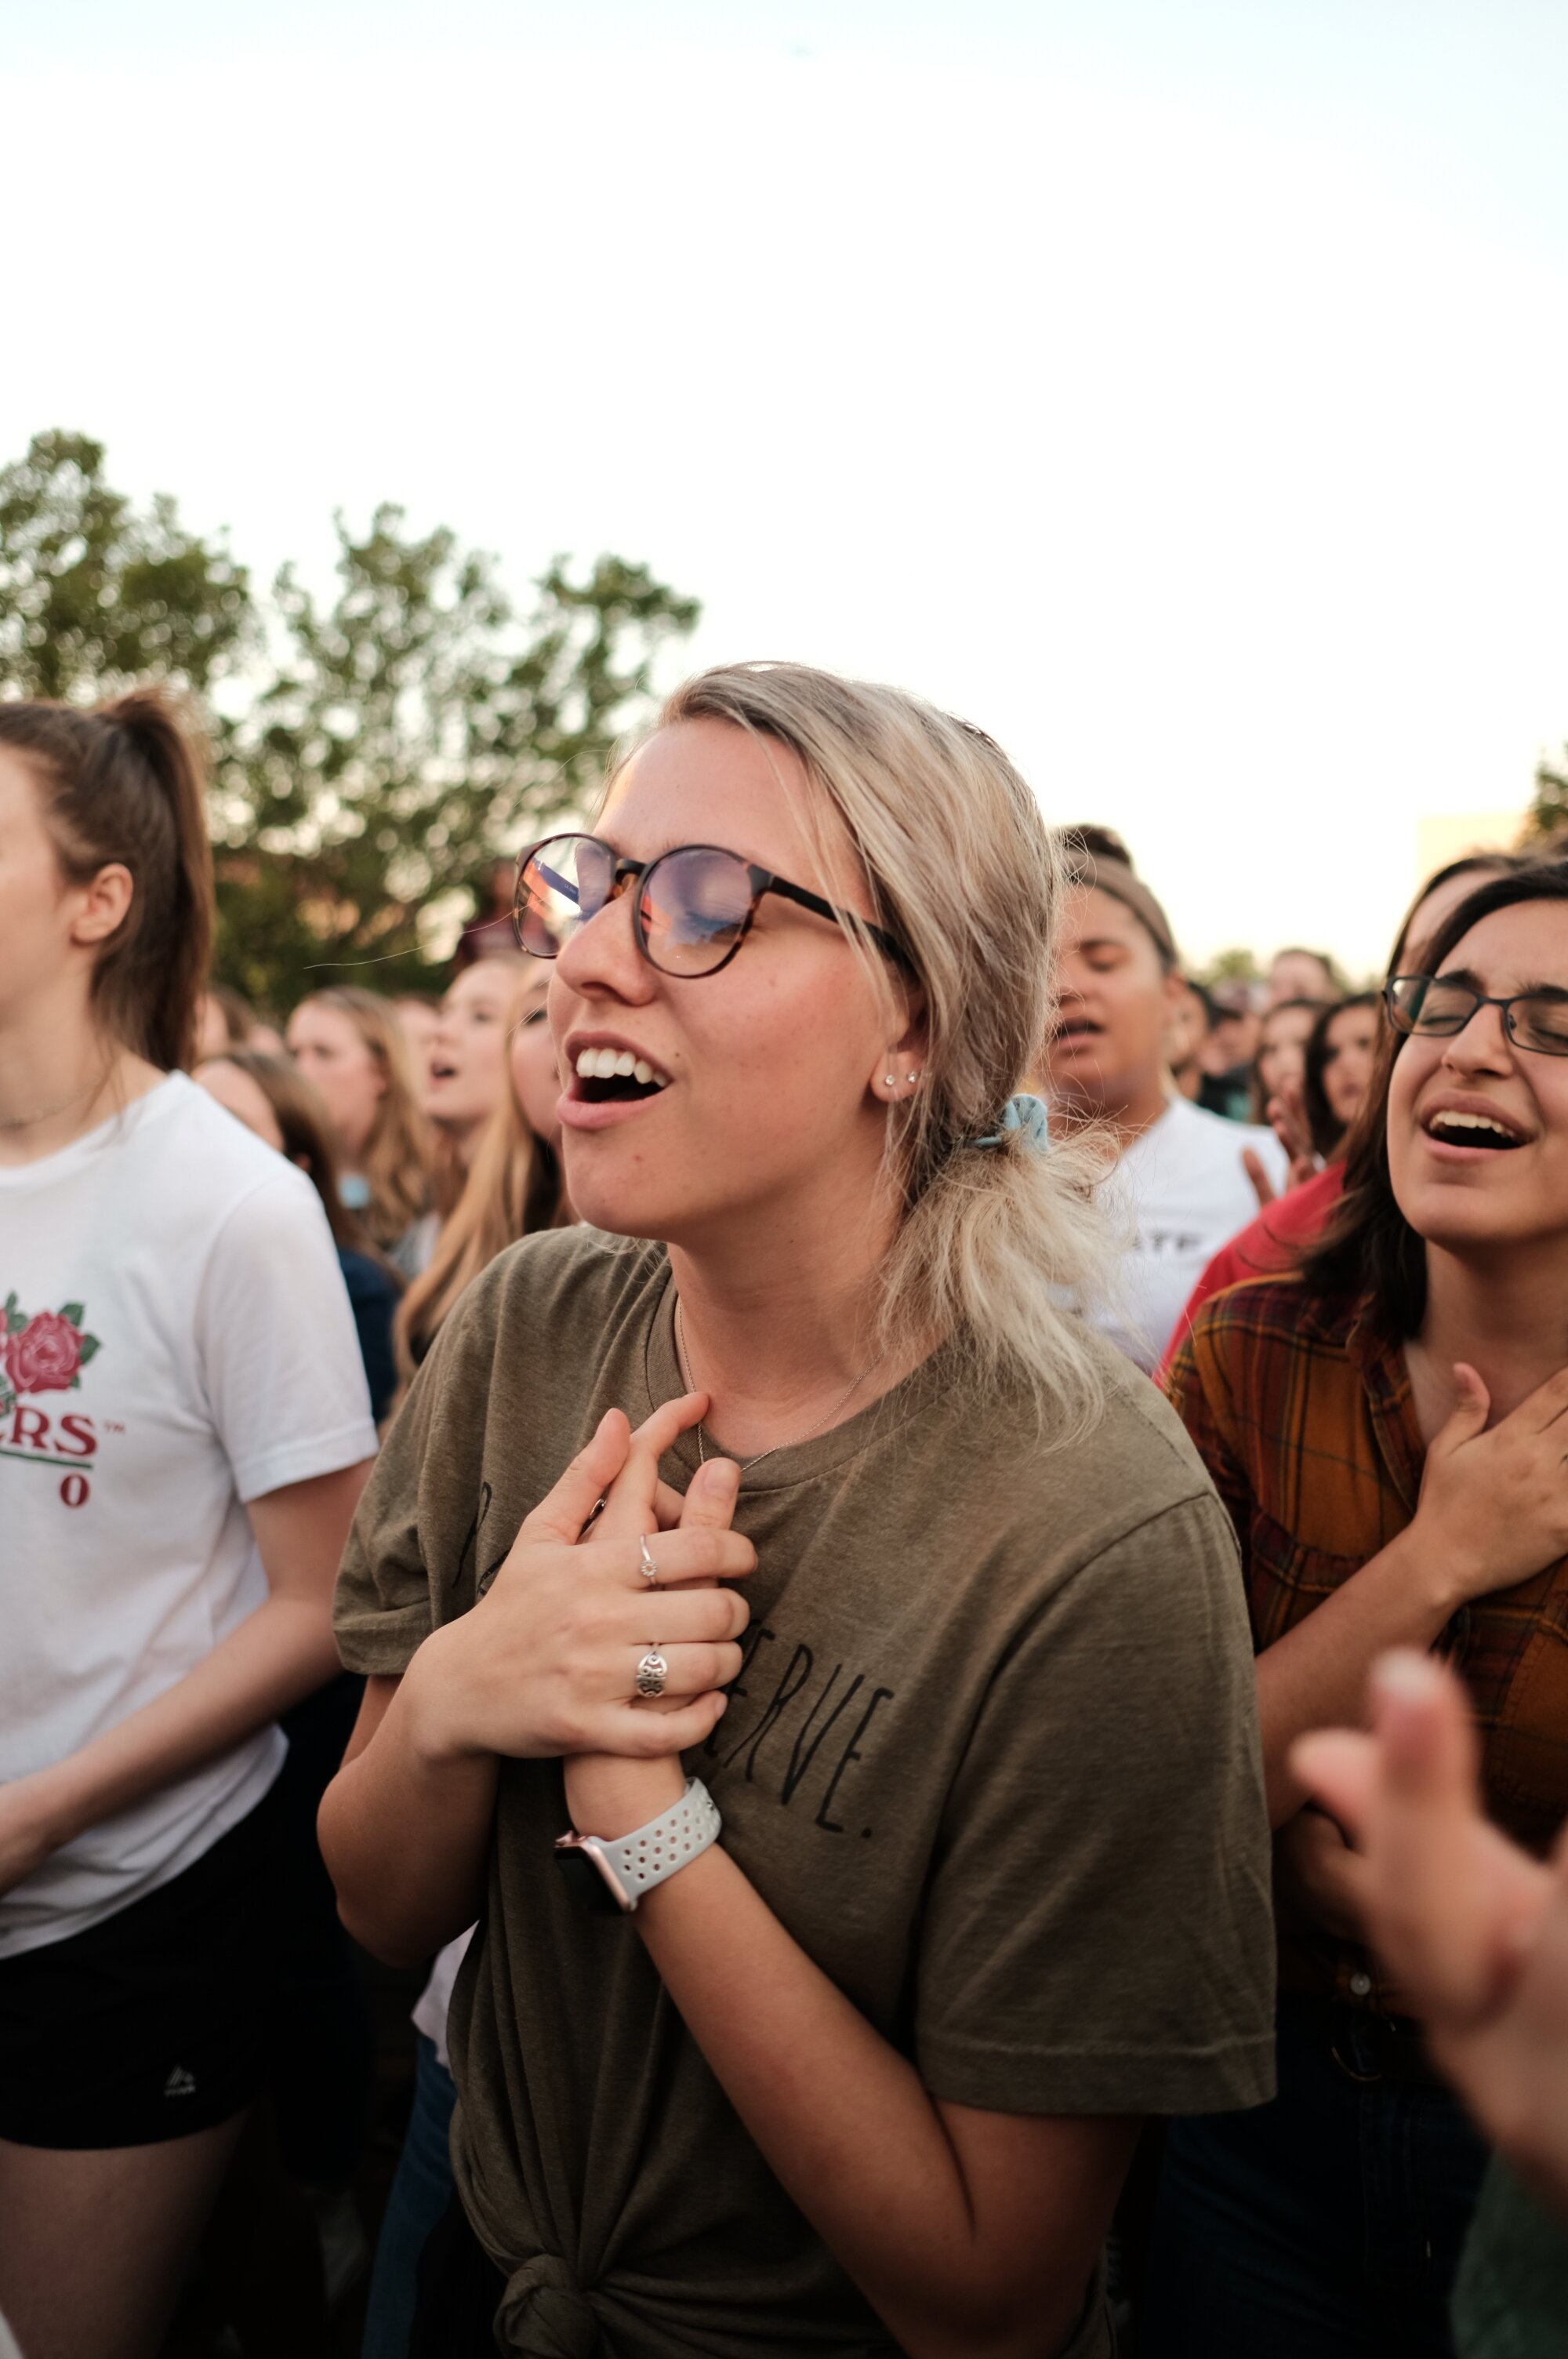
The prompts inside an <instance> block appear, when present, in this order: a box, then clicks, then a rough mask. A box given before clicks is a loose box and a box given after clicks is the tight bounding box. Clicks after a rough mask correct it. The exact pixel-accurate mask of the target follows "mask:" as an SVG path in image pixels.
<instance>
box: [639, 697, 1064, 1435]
mask: <svg viewBox="0 0 1568 2359" xmlns="http://www.w3.org/2000/svg"><path fill="white" fill-rule="evenodd" d="M697 720H717V721H728V722H731V723H734V724H735V725H736V726H737V727H739V728H742V729H746V730H749V731H751V732H752V733H753V734H756V735H759V736H760V737H762V739H763V741H764V742H765V741H767V740H768V739H772V740H773V741H774V742H775V743H777V744H779V745H785V746H787V747H788V748H789V749H790V750H791V751H792V752H793V753H794V754H795V756H797V757H798V759H799V760H800V762H801V764H802V765H803V766H804V768H805V770H806V775H807V777H808V778H809V779H810V780H811V781H812V783H813V786H814V787H815V788H816V794H815V795H814V796H813V797H812V798H811V802H812V804H814V805H815V806H816V808H815V809H807V810H804V811H801V812H799V813H798V814H797V815H798V816H799V817H800V818H801V820H802V821H803V822H804V823H805V825H806V829H807V831H808V832H809V833H810V834H811V835H813V836H814V837H815V840H816V847H817V848H818V849H819V850H820V851H821V852H822V853H823V855H824V858H825V861H826V860H827V858H829V857H830V855H831V853H832V850H833V843H832V838H833V837H834V836H835V835H836V834H837V833H838V829H840V828H841V829H842V831H843V832H844V833H845V834H846V835H847V836H848V838H849V844H850V846H851V848H852V850H853V852H854V853H855V855H856V857H857V858H858V860H859V862H860V867H861V869H862V872H863V874H864V876H865V879H866V882H867V885H868V886H869V888H870V891H871V900H872V905H873V908H874V912H875V916H876V919H877V922H878V923H879V924H881V925H882V926H884V927H887V928H889V929H891V930H892V933H893V934H894V935H896V937H897V938H898V940H900V941H902V942H903V944H904V945H905V947H906V949H907V951H908V952H909V956H910V961H911V963H912V965H913V967H914V972H915V975H916V977H917V978H918V981H919V983H920V985H921V987H922V989H923V991H924V993H925V1016H926V1024H927V1027H928V1045H927V1048H926V1051H925V1058H924V1060H923V1065H922V1072H921V1082H920V1087H919V1089H918V1090H917V1091H916V1092H915V1093H914V1096H913V1097H912V1098H910V1099H909V1100H907V1101H906V1102H905V1103H903V1104H902V1105H900V1106H896V1107H893V1108H891V1109H890V1113H889V1155H890V1158H892V1161H893V1164H894V1169H895V1174H896V1177H897V1180H898V1183H899V1187H900V1190H901V1195H902V1203H903V1212H902V1217H901V1219H900V1222H899V1225H898V1230H897V1234H896V1235H895V1237H894V1240H893V1243H892V1248H891V1250H890V1251H889V1252H888V1254H887V1255H886V1256H885V1257H884V1260H883V1263H882V1266H881V1272H880V1280H879V1289H878V1300H877V1302H876V1305H875V1341H876V1343H878V1345H879V1346H880V1347H881V1348H882V1349H883V1350H885V1351H886V1352H887V1353H889V1354H890V1355H892V1354H896V1353H901V1352H903V1351H904V1350H906V1349H908V1348H911V1347H918V1346H919V1345H920V1343H922V1340H923V1339H925V1341H927V1342H928V1340H929V1339H930V1338H931V1337H932V1336H948V1337H950V1338H951V1339H952V1340H953V1341H954V1343H957V1345H958V1347H959V1348H960V1349H961V1350H962V1351H963V1353H965V1355H966V1357H967V1360H968V1364H969V1368H970V1371H971V1373H972V1374H973V1375H975V1376H977V1377H979V1379H980V1380H982V1381H989V1380H991V1379H994V1378H997V1377H1011V1379H1013V1380H1014V1381H1017V1380H1019V1379H1022V1381H1023V1383H1024V1384H1025V1385H1026V1386H1027V1387H1028V1388H1029V1389H1030V1390H1031V1391H1032V1392H1033V1395H1034V1397H1035V1399H1036V1402H1037V1403H1038V1405H1039V1408H1040V1410H1041V1412H1042V1417H1043V1422H1044V1428H1045V1432H1046V1436H1047V1438H1048V1439H1050V1440H1065V1439H1068V1438H1070V1437H1072V1436H1074V1435H1078V1434H1082V1433H1083V1432H1084V1431H1085V1430H1087V1427H1088V1425H1089V1424H1090V1423H1091V1422H1092V1421H1093V1419H1095V1417H1096V1416H1097V1415H1098V1412H1099V1409H1100V1407H1101V1404H1102V1399H1103V1384H1102V1379H1101V1373H1100V1370H1101V1362H1100V1359H1099V1355H1098V1353H1097V1352H1096V1350H1095V1349H1094V1347H1093V1345H1092V1344H1091V1343H1090V1342H1089V1340H1088V1337H1087V1334H1086V1332H1085V1330H1084V1328H1083V1326H1082V1325H1081V1323H1080V1321H1078V1319H1077V1318H1076V1316H1075V1315H1074V1313H1073V1312H1072V1310H1070V1309H1068V1308H1067V1307H1065V1306H1066V1304H1067V1303H1068V1302H1069V1301H1072V1300H1079V1301H1081V1300H1085V1299H1088V1298H1089V1297H1090V1296H1092V1295H1095V1294H1097V1293H1099V1292H1101V1291H1102V1290H1103V1287H1104V1281H1105V1277H1106V1272H1107V1265H1108V1259H1109V1253H1110V1239H1109V1234H1108V1229H1107V1227H1106V1224H1105V1223H1104V1221H1103V1219H1102V1216H1101V1214H1100V1213H1099V1212H1098V1210H1097V1209H1096V1206H1095V1204H1094V1202H1093V1190H1094V1185H1095V1182H1096V1180H1098V1179H1099V1178H1100V1177H1102V1176H1103V1172H1104V1169H1105V1158H1104V1154H1103V1150H1102V1148H1101V1147H1100V1146H1099V1143H1098V1140H1095V1139H1093V1138H1091V1137H1090V1136H1085V1135H1073V1136H1058V1137H1055V1138H1054V1140H1053V1143H1052V1146H1051V1148H1050V1151H1049V1152H1048V1153H1045V1154H1041V1153H1039V1152H1038V1151H1033V1150H1032V1149H1031V1148H1030V1147H1027V1146H1026V1145H1024V1144H1023V1143H1022V1139H1021V1138H1020V1137H1019V1136H1017V1135H1016V1134H1012V1135H1010V1136H1008V1137H1007V1138H1006V1139H1005V1140H1004V1142H1003V1143H1002V1144H1001V1145H1000V1146H997V1147H976V1146H974V1145H972V1144H971V1143H970V1142H972V1141H973V1140H975V1139H976V1138H979V1137H981V1136H986V1135H988V1134H990V1133H993V1132H994V1131H995V1130H996V1128H997V1123H998V1118H999V1117H1000V1114H1001V1112H1002V1108H1003V1106H1004V1105H1005V1103H1006V1102H1007V1100H1008V1098H1009V1097H1010V1096H1011V1094H1012V1093H1014V1092H1015V1091H1017V1090H1019V1089H1020V1088H1022V1086H1023V1084H1024V1082H1025V1079H1026V1077H1027V1076H1028V1074H1029V1073H1030V1072H1031V1071H1033V1070H1036V1069H1037V1068H1038V1065H1039V1062H1040V1059H1041V1054H1042V1050H1043V1049H1044V1043H1045V1040H1046V1038H1047V1037H1048V1032H1049V1027H1050V1022H1051V1016H1052V1009H1053V998H1054V986H1053V975H1052V967H1053V961H1054V947H1055V935H1056V927H1057V921H1058V914H1059V911H1060V909H1061V906H1062V896H1063V891H1064V886H1065V879H1064V872H1063V867H1062V864H1061V858H1060V854H1059V853H1058V850H1057V846H1056V843H1055V841H1054V837H1053V834H1052V832H1051V831H1050V830H1049V829H1048V828H1047V826H1046V824H1045V821H1044V817H1043V816H1042V813H1041V810H1040V808H1039V805H1038V804H1037V802H1036V801H1035V799H1034V797H1033V794H1032V793H1031V791H1030V789H1029V788H1028V787H1027V786H1026V785H1025V783H1024V781H1023V779H1022V777H1020V775H1019V773H1018V771H1017V770H1016V769H1014V767H1013V766H1012V764H1011V762H1010V761H1009V760H1008V758H1007V756H1006V755H1005V754H1003V753H1002V752H1001V750H1000V747H999V746H997V745H994V744H993V743H992V741H991V740H990V739H989V737H988V736H986V735H985V734H984V733H983V732H982V731H980V730H979V729H976V728H973V727H971V726H970V725H969V724H968V723H967V722H963V721H958V720H955V719H954V718H953V717H952V715H950V714H948V713H946V712H938V711H937V710H936V709H935V707H934V706H932V705H929V704H926V703H925V702H924V701H922V700H921V699H919V698H918V697H914V696H911V695H909V694H907V693H906V692H905V691H904V690H900V689H893V688H883V687H878V686H873V685H870V684H867V683H865V682H861V681H858V680H845V679H837V678H835V677H834V676H833V675H832V674H830V673H827V672H822V671H816V670H813V669H809V668H808V667H806V666H805V665H802V664H787V663H748V664H731V665H725V666H721V667H719V669H715V670H712V671H708V672H703V673H701V674H700V675H698V677H697V678H696V679H690V680H687V682H686V683H685V684H684V686H682V687H680V688H678V689H676V691H675V692H674V694H673V695H672V696H670V697H669V698H668V699H667V701H665V705H664V708H663V710H662V711H661V712H660V713H659V715H658V719H657V721H656V722H655V723H654V726H655V727H656V728H668V727H672V726H674V725H675V724H676V723H680V722H683V721H697ZM781 783H783V780H782V778H781ZM834 821H837V822H838V827H837V828H836V827H835V826H834ZM829 873H830V872H829ZM848 930H849V932H850V934H851V939H854V940H857V941H858V944H859V947H860V951H861V953H862V955H863V956H864V958H865V960H866V962H867V965H868V967H869V968H870V969H871V971H872V972H873V973H874V974H875V977H876V980H877V983H878V985H879V988H881V990H883V991H884V992H886V990H887V987H888V985H887V975H886V970H885V967H884V964H883V962H882V961H881V959H880V958H879V957H878V956H877V954H876V952H875V951H874V950H873V949H872V948H871V944H870V943H869V942H868V941H867V940H866V939H865V937H864V936H863V935H857V934H856V931H855V929H854V926H853V923H852V921H851V923H850V925H849V928H848ZM891 1012H892V1011H891V1003H890V1017H891Z"/></svg>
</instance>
